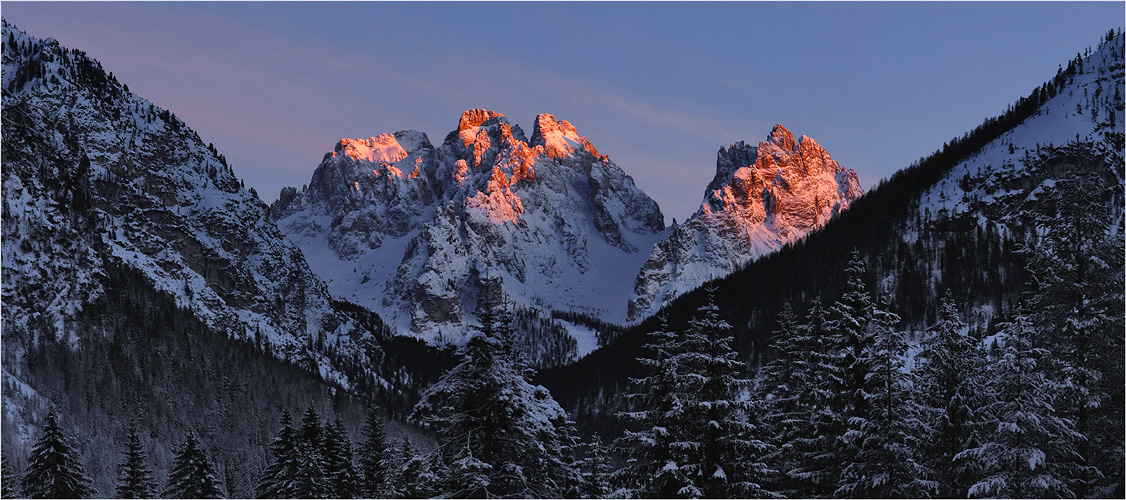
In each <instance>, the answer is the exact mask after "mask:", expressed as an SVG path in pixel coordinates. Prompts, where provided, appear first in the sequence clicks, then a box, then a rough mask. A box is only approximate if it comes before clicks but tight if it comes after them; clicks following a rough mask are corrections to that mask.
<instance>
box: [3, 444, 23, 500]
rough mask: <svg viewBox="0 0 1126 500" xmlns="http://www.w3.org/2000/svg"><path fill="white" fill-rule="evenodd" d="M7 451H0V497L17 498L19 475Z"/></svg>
mask: <svg viewBox="0 0 1126 500" xmlns="http://www.w3.org/2000/svg"><path fill="white" fill-rule="evenodd" d="M10 457H11V455H9V454H8V452H7V451H0V497H3V498H19V496H20V494H19V492H20V476H19V474H18V473H17V472H16V464H15V462H14V461H13V460H12V459H11V458H10Z"/></svg>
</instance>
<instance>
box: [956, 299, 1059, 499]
mask: <svg viewBox="0 0 1126 500" xmlns="http://www.w3.org/2000/svg"><path fill="white" fill-rule="evenodd" d="M1001 328H1002V335H1003V341H1004V347H1003V348H1002V350H1001V355H1000V358H999V359H998V360H997V361H996V362H995V363H994V364H992V365H991V366H990V370H989V372H990V373H989V390H990V391H991V392H993V393H994V394H995V395H996V397H995V400H994V401H993V402H992V403H990V404H989V405H988V406H987V407H986V408H985V419H986V420H985V422H984V424H985V425H983V427H982V428H983V429H984V430H985V431H986V432H985V433H984V435H983V437H982V443H981V444H980V445H979V446H977V447H974V448H970V449H968V450H966V451H964V452H962V453H960V454H959V455H958V456H956V457H955V460H973V461H974V462H976V464H977V466H978V467H980V468H981V470H982V479H980V480H979V481H977V482H976V483H974V484H973V485H972V486H970V489H969V495H970V496H971V497H1004V498H1070V497H1073V496H1074V492H1072V490H1071V489H1070V487H1069V485H1068V483H1069V482H1070V479H1071V477H1072V474H1073V473H1074V472H1075V471H1074V469H1073V468H1072V467H1070V466H1069V465H1068V464H1069V463H1070V462H1072V461H1073V460H1074V458H1075V457H1076V452H1075V447H1074V443H1075V441H1076V440H1077V438H1078V437H1079V435H1078V433H1076V432H1075V430H1074V427H1073V422H1072V421H1070V420H1068V419H1065V418H1061V417H1059V416H1057V415H1056V414H1055V408H1054V407H1053V399H1054V396H1055V394H1054V392H1055V389H1054V387H1053V385H1052V384H1050V383H1049V381H1048V379H1047V378H1046V377H1045V376H1044V373H1043V371H1042V370H1041V367H1042V363H1043V362H1044V361H1045V360H1046V359H1047V358H1048V356H1049V352H1048V351H1047V350H1045V349H1042V348H1037V347H1033V346H1032V343H1031V340H1030V339H1031V337H1032V335H1033V329H1032V326H1031V323H1030V321H1029V319H1028V317H1027V316H1025V315H1023V314H1021V313H1019V312H1018V314H1017V316H1016V317H1015V318H1014V319H1013V321H1011V322H1009V323H1004V324H1002V325H1001Z"/></svg>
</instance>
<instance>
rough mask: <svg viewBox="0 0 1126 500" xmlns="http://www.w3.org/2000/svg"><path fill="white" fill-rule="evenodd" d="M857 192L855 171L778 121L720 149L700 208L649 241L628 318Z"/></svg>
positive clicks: (777, 244)
mask: <svg viewBox="0 0 1126 500" xmlns="http://www.w3.org/2000/svg"><path fill="white" fill-rule="evenodd" d="M863 192H864V191H863V189H862V188H861V187H860V181H859V180H858V179H857V177H856V172H855V171H853V170H851V169H845V168H842V167H841V166H840V165H839V164H837V162H836V161H833V159H832V158H830V157H829V153H827V152H825V150H824V149H822V148H821V146H819V145H818V144H817V143H816V142H815V141H814V140H813V139H810V138H809V137H806V136H802V137H801V141H800V142H799V141H795V140H794V134H793V133H792V132H790V131H789V130H787V129H786V127H783V126H782V125H775V126H774V128H773V129H772V130H771V131H770V135H769V136H768V137H767V140H766V141H765V142H761V143H759V145H758V147H754V146H748V145H747V144H746V143H745V142H743V141H739V142H736V143H734V144H732V145H731V146H729V147H727V148H722V147H721V148H720V149H719V153H718V154H717V155H716V175H715V178H713V179H712V181H711V183H709V184H708V187H707V189H706V190H705V192H704V201H703V203H701V204H700V209H699V210H698V211H697V212H696V214H695V215H693V216H692V217H691V218H690V219H688V220H687V221H685V222H684V223H683V224H681V225H680V226H678V227H677V228H676V229H675V230H674V231H672V232H671V233H670V234H669V236H668V237H667V238H666V239H665V240H664V241H661V242H660V243H658V244H657V246H656V247H654V249H653V252H652V254H650V257H649V260H648V261H647V262H646V264H645V266H644V267H643V268H642V272H641V273H640V274H639V275H638V278H637V280H636V282H635V286H634V297H633V298H631V299H630V304H629V316H630V319H639V318H641V317H642V316H643V315H645V314H649V313H651V312H653V311H654V310H656V308H659V307H660V306H661V305H662V304H663V303H665V302H667V301H669V300H672V299H673V298H674V297H676V296H677V295H679V294H681V293H683V292H685V291H688V290H691V289H693V288H695V287H697V286H699V285H700V284H701V283H703V282H705V281H707V280H708V279H711V278H714V277H718V276H723V275H725V274H729V273H731V272H732V271H734V270H735V269H737V268H738V267H739V266H742V265H744V264H746V263H747V262H749V261H751V260H754V259H756V258H758V257H761V256H763V255H766V254H768V253H770V252H773V251H776V250H778V249H780V248H782V246H783V245H785V244H786V243H789V242H792V241H795V240H797V239H798V238H801V237H802V236H804V235H806V234H808V233H809V232H810V231H813V230H814V229H816V228H818V227H821V226H822V225H824V224H825V223H826V222H828V221H829V219H831V218H832V217H835V216H836V215H837V214H839V213H840V212H841V211H842V210H845V209H847V208H848V207H849V205H850V204H851V203H852V201H853V200H855V199H856V198H858V197H859V196H860V195H861V194H863ZM701 248H705V249H707V251H706V252H704V253H700V251H699V249H701Z"/></svg>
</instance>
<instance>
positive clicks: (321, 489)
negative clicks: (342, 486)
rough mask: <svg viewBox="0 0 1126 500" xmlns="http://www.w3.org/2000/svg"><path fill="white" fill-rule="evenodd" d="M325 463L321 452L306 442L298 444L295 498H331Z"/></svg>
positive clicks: (294, 479)
mask: <svg viewBox="0 0 1126 500" xmlns="http://www.w3.org/2000/svg"><path fill="white" fill-rule="evenodd" d="M325 476H326V474H325V463H324V459H323V457H322V456H321V454H320V453H319V452H317V451H316V450H315V449H314V447H313V446H312V445H310V444H309V443H306V442H300V441H299V444H298V452H297V476H295V477H294V478H293V495H294V498H329V484H328V479H327V478H326V477H325Z"/></svg>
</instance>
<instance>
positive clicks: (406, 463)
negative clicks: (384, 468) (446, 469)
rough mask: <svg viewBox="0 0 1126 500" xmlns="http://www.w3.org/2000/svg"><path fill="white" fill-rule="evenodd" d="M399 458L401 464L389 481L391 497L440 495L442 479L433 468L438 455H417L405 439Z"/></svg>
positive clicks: (429, 496)
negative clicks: (439, 489) (439, 487)
mask: <svg viewBox="0 0 1126 500" xmlns="http://www.w3.org/2000/svg"><path fill="white" fill-rule="evenodd" d="M399 458H400V460H399V461H400V462H401V464H400V465H399V467H397V468H396V471H395V474H394V478H393V480H392V481H389V482H390V483H391V484H390V486H389V495H388V496H389V497H392V498H432V497H435V496H437V495H438V494H439V491H438V486H440V485H441V481H442V478H441V477H440V476H439V474H438V472H436V471H435V467H434V466H433V465H434V463H433V462H434V461H435V460H437V459H438V454H416V453H415V451H414V447H413V446H412V445H411V442H410V441H409V440H407V439H406V438H403V440H402V443H401V445H400V447H399Z"/></svg>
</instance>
